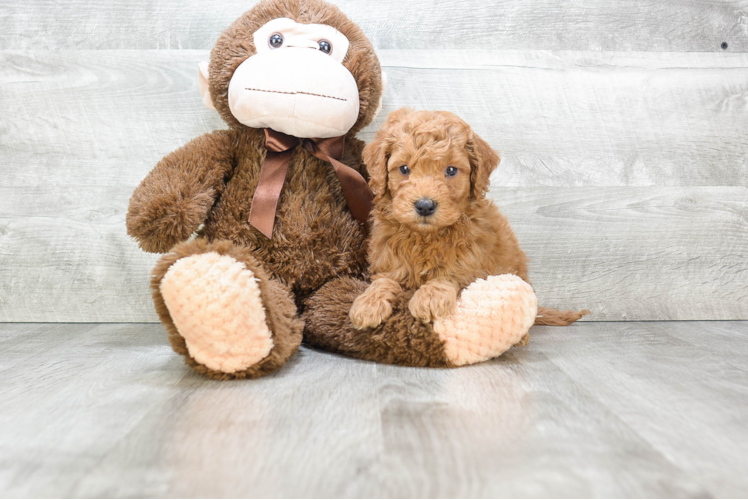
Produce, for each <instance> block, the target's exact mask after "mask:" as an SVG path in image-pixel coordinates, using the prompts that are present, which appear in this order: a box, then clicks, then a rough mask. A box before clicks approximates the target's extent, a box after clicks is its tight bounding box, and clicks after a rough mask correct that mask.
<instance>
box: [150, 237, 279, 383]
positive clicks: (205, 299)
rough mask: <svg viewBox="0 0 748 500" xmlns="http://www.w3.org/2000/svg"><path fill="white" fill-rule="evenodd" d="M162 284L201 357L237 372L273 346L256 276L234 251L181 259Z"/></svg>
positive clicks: (189, 344)
mask: <svg viewBox="0 0 748 500" xmlns="http://www.w3.org/2000/svg"><path fill="white" fill-rule="evenodd" d="M160 289H161V295H162V296H163V298H164V302H165V303H166V307H167V308H168V309H169V314H171V317H172V320H173V321H174V325H175V326H176V327H177V330H178V331H179V334H180V335H181V336H182V337H184V340H185V342H186V344H187V349H188V350H189V352H190V356H192V357H193V358H194V359H195V360H196V361H197V362H198V363H202V364H203V365H205V366H207V367H208V368H210V369H212V370H217V371H221V372H224V373H234V372H237V371H240V370H246V369H247V368H249V367H250V366H252V365H254V364H255V363H257V362H259V361H261V360H262V359H263V358H265V357H266V356H267V355H268V354H269V353H270V350H271V349H272V348H273V338H272V334H271V333H270V330H269V329H268V326H267V324H266V323H265V309H264V307H263V305H262V297H261V295H260V287H259V285H258V283H257V279H256V278H255V275H254V273H253V272H252V271H251V270H249V269H247V268H246V266H245V265H244V264H243V263H241V262H238V261H236V260H235V259H233V258H232V257H229V256H228V255H219V254H218V253H216V252H209V253H203V254H197V255H190V256H189V257H184V258H182V259H179V260H178V261H176V262H175V263H174V264H173V265H172V266H171V267H170V268H169V270H168V271H167V273H166V275H165V276H164V279H163V280H162V281H161V286H160Z"/></svg>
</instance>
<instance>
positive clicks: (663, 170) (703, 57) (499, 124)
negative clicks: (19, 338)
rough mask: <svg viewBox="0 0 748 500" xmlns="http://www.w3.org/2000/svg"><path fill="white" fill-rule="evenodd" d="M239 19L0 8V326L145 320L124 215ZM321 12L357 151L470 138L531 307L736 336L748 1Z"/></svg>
mask: <svg viewBox="0 0 748 500" xmlns="http://www.w3.org/2000/svg"><path fill="white" fill-rule="evenodd" d="M252 3H253V2H238V1H228V2H221V3H220V4H205V3H204V2H197V1H194V0H189V1H180V2H177V1H176V0H158V1H145V0H133V1H130V2H120V3H117V4H112V5H109V4H106V5H105V4H96V3H94V2H90V1H82V0H76V1H68V2H53V1H51V0H29V1H27V2H24V3H18V2H0V110H2V111H1V112H0V321H65V322H89V321H92V322H107V321H117V322H130V321H133V322H139V321H155V320H156V316H155V313H154V312H153V310H152V305H151V302H150V298H149V292H148V274H149V271H150V267H151V266H152V264H153V262H154V261H155V257H154V256H152V255H148V254H144V253H143V252H141V251H140V250H139V249H138V248H137V245H136V244H135V243H134V242H132V241H131V240H130V239H129V238H128V237H127V235H126V234H125V229H124V215H125V212H126V209H127V202H128V199H129V196H130V194H131V192H132V190H133V189H134V188H135V186H136V185H137V184H138V182H139V181H140V180H141V179H142V178H143V177H144V176H145V175H146V173H147V172H148V171H149V170H150V169H151V168H152V167H153V165H154V164H155V163H156V162H157V161H158V160H159V159H160V158H161V157H162V156H163V155H165V154H167V153H169V152H170V151H172V150H173V149H175V148H177V147H179V146H180V145H182V144H184V143H185V142H187V141H188V140H190V139H191V138H193V137H195V136H197V135H200V134H202V133H204V132H207V131H210V130H213V129H215V128H222V127H223V123H222V122H221V121H220V120H219V119H218V117H217V115H216V114H215V113H214V112H211V111H208V110H206V109H205V108H203V106H202V104H201V102H200V99H199V96H198V92H197V83H196V67H197V63H198V62H199V61H201V60H206V59H207V58H208V51H209V49H210V47H211V46H212V44H213V42H214V41H215V39H216V37H217V36H218V34H219V33H220V31H221V30H222V29H224V28H225V27H226V26H228V24H230V23H231V22H232V21H233V20H234V19H235V18H236V17H237V16H238V15H239V14H240V13H241V12H243V11H244V10H246V9H247V8H249V7H250V6H251V5H252ZM336 3H338V4H339V5H340V6H341V8H342V9H343V10H344V11H345V12H346V13H347V14H348V15H349V16H350V17H351V18H353V19H354V20H356V21H357V22H359V23H360V24H361V26H362V27H363V29H364V30H365V31H366V33H367V34H368V35H369V36H370V38H371V39H372V41H373V42H374V44H375V46H376V48H377V51H378V53H379V56H380V59H381V61H382V64H383V66H384V69H385V71H386V72H387V74H388V77H389V87H388V89H387V93H386V95H385V100H384V109H383V113H382V115H380V117H379V118H378V119H377V121H376V122H375V123H374V124H373V125H372V126H371V127H369V128H368V129H366V130H365V131H364V133H363V134H362V137H363V138H364V139H366V140H368V139H370V138H371V137H372V136H373V133H374V131H375V130H376V128H377V127H378V125H379V124H380V123H381V121H382V119H383V118H384V116H385V115H386V113H388V112H389V111H392V110H394V109H397V108H398V107H401V106H410V107H414V108H427V109H448V110H451V111H454V112H456V113H458V114H460V115H461V116H462V117H464V118H465V119H466V120H467V121H468V122H469V123H471V124H472V125H473V126H474V128H475V129H476V130H477V131H478V133H479V134H481V135H482V136H483V137H484V138H486V139H487V140H488V141H489V142H490V143H491V144H492V145H493V146H494V147H495V148H496V149H498V150H499V151H500V152H501V153H502V156H503V161H502V164H501V166H500V167H499V169H498V171H497V172H496V174H495V175H494V177H493V179H492V183H493V189H492V195H493V196H494V197H495V199H496V201H497V203H498V204H499V206H500V207H501V208H502V210H503V211H504V212H505V213H506V214H507V215H508V216H509V218H510V220H511V222H512V224H513V225H514V227H515V230H516V232H517V234H518V236H519V238H520V241H521V243H522V245H523V247H524V248H525V250H526V251H527V253H528V254H529V255H530V257H531V258H532V259H533V262H532V264H531V278H532V280H533V284H534V285H535V287H536V289H537V292H538V295H539V298H540V301H541V303H542V304H544V305H548V306H557V307H586V308H589V309H591V310H592V311H593V313H594V314H593V316H592V317H591V319H595V320H620V319H632V320H633V319H639V320H673V319H684V320H685V319H748V291H747V290H746V283H748V187H747V186H748V118H746V116H747V113H746V112H747V111H748V53H747V52H748V1H745V0H740V1H734V0H733V1H720V2H716V1H696V0H687V1H678V2H675V1H662V0H647V1H645V0H635V1H631V2H615V1H613V0H577V1H571V0H569V1H558V0H539V1H536V2H522V1H519V0H507V1H488V2H474V1H468V0H450V1H449V2H441V1H436V2H427V1H424V0H418V1H411V2H401V1H396V0H380V1H378V2H370V1H339V2H336ZM723 42H725V43H727V49H722V48H721V44H722V43H723Z"/></svg>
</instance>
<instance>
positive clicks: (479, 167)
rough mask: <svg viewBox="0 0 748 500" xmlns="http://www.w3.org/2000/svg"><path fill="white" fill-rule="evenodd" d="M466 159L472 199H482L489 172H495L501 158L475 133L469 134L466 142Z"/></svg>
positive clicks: (486, 186) (484, 194)
mask: <svg viewBox="0 0 748 500" xmlns="http://www.w3.org/2000/svg"><path fill="white" fill-rule="evenodd" d="M466 148H467V151H468V157H469V158H470V186H471V190H472V195H473V197H474V198H478V199H479V198H483V197H484V196H486V191H487V190H488V182H489V178H490V177H491V172H493V171H494V170H496V167H497V166H498V165H499V162H500V161H501V158H500V157H499V153H497V152H496V151H494V150H493V149H492V148H491V146H489V145H488V143H487V142H486V141H484V140H483V139H481V138H480V137H479V136H478V134H476V133H475V132H472V131H471V132H470V139H469V140H468V142H467V146H466Z"/></svg>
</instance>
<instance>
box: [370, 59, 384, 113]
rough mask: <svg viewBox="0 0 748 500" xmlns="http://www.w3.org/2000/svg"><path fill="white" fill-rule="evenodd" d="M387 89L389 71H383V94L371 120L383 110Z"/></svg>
mask: <svg viewBox="0 0 748 500" xmlns="http://www.w3.org/2000/svg"><path fill="white" fill-rule="evenodd" d="M385 90H387V73H385V72H384V71H382V95H380V96H379V102H378V103H377V109H376V111H374V115H372V117H371V121H374V119H375V118H376V117H377V115H378V114H379V112H380V111H382V103H383V102H384V91H385Z"/></svg>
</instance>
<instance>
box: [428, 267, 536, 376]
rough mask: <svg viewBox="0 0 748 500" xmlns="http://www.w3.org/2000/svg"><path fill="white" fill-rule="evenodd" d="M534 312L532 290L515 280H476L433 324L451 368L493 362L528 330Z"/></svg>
mask: <svg viewBox="0 0 748 500" xmlns="http://www.w3.org/2000/svg"><path fill="white" fill-rule="evenodd" d="M537 312H538V300H537V298H536V297H535V292H534V291H533V289H532V287H531V286H530V285H529V284H528V283H526V282H525V281H523V280H522V279H521V278H519V277H518V276H515V275H513V274H502V275H500V276H489V277H488V278H487V279H485V280H482V279H479V280H477V281H475V282H474V283H472V284H471V285H470V286H468V287H467V288H466V289H464V290H463V291H462V294H461V295H460V299H459V300H458V301H457V308H456V309H455V312H454V313H452V314H451V315H450V316H447V317H445V318H443V319H440V320H437V321H435V322H434V331H435V332H436V333H437V334H438V335H439V338H440V339H441V340H443V341H444V344H445V346H444V349H445V354H446V356H447V359H449V361H450V363H452V364H453V365H455V366H462V365H469V364H473V363H479V362H481V361H485V360H487V359H491V358H495V357H496V356H499V355H500V354H502V353H503V352H504V351H506V350H508V349H509V348H510V347H512V346H513V345H514V344H516V343H517V342H519V341H520V340H521V339H522V337H523V336H524V335H525V334H526V333H527V332H528V330H530V327H531V326H532V325H533V323H534V322H535V315H536V314H537Z"/></svg>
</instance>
